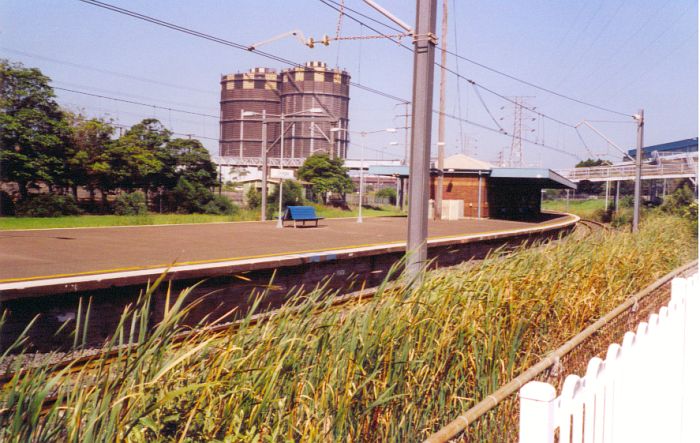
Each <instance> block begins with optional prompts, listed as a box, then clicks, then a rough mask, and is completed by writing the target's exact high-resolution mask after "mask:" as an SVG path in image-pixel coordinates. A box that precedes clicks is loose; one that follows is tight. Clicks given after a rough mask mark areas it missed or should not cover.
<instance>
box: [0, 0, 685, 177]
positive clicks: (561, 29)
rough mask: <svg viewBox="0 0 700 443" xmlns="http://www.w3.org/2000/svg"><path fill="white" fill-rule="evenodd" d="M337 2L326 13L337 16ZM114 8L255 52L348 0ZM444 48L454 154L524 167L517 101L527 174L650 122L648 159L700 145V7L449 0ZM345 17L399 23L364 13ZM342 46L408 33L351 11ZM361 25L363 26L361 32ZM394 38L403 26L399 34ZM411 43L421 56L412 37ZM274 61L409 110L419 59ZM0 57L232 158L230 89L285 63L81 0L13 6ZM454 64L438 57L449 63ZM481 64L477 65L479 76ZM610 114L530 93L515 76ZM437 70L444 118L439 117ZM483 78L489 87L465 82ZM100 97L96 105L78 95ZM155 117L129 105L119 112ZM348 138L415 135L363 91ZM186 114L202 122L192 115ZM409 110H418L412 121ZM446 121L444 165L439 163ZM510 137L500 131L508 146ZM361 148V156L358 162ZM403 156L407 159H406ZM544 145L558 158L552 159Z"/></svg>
mask: <svg viewBox="0 0 700 443" xmlns="http://www.w3.org/2000/svg"><path fill="white" fill-rule="evenodd" d="M324 2H325V4H324ZM108 3H110V4H113V5H116V6H119V7H121V8H126V9H129V10H132V11H135V12H138V13H140V14H145V15H149V16H152V17H155V18H158V19H161V20H164V21H168V22H171V23H174V24H177V25H180V26H183V27H187V28H190V29H193V30H196V31H199V32H203V33H206V34H209V35H212V36H215V37H219V38H222V39H225V40H229V41H233V42H236V43H239V44H243V45H250V44H252V43H255V42H259V41H263V40H266V39H268V38H270V37H273V36H275V35H278V34H280V33H284V32H287V31H291V30H300V31H302V33H303V34H304V35H305V36H307V37H314V38H315V39H320V38H322V37H323V35H324V34H328V35H329V36H331V37H333V36H335V35H336V33H337V30H338V22H339V13H338V11H337V10H335V9H333V8H331V7H329V6H328V4H330V5H333V6H334V3H341V0H293V1H290V0H286V1H284V0H258V1H241V0H231V1H215V0H200V1H193V0H190V1H185V0H151V1H136V0H108ZM379 3H380V4H381V5H382V6H384V7H385V8H386V9H388V10H390V11H391V12H392V13H393V14H394V15H396V16H397V17H399V18H401V19H402V20H403V21H405V22H407V23H409V24H413V23H414V22H415V2H413V1H405V0H403V1H401V0H380V1H379ZM437 3H438V20H437V33H438V35H439V36H440V37H441V40H440V45H443V44H444V43H445V42H446V44H447V49H448V50H450V51H453V52H456V53H458V54H459V55H461V56H463V57H465V58H467V59H469V60H471V61H466V60H463V59H457V58H456V57H455V56H454V55H448V56H447V67H448V68H449V69H450V70H451V71H453V72H458V73H459V75H460V76H461V77H462V78H458V77H457V76H456V75H455V74H454V73H448V74H447V76H448V77H447V87H446V91H447V92H446V96H447V100H446V107H445V108H446V109H445V112H446V113H448V114H450V115H452V116H454V117H457V118H461V119H462V120H466V121H461V122H460V121H459V120H457V119H455V118H447V119H446V137H445V143H446V148H445V149H446V153H447V154H448V155H451V154H455V153H459V152H462V153H465V154H467V155H471V156H474V157H476V158H479V159H482V160H486V161H492V162H497V161H498V160H499V159H508V158H510V155H511V147H512V144H513V138H512V136H510V135H505V134H503V132H506V133H508V134H512V132H513V126H514V113H515V112H514V108H515V105H514V104H513V103H512V101H518V100H521V99H517V100H516V98H517V97H522V100H524V103H525V105H526V106H527V107H528V108H531V109H534V111H528V110H526V111H524V115H523V125H524V126H523V132H522V137H523V138H524V139H527V141H523V142H522V153H523V162H524V165H526V166H538V167H549V168H567V167H573V165H574V164H575V163H577V162H578V161H579V160H581V159H585V158H589V157H596V158H598V157H601V158H607V159H611V160H619V159H620V156H621V155H620V153H619V152H618V150H617V149H616V148H615V147H614V146H612V145H611V144H609V143H608V142H606V141H605V140H604V139H603V138H602V137H601V136H599V135H597V134H596V132H594V131H593V130H592V129H590V128H589V127H588V126H585V125H581V126H579V127H578V131H577V130H576V129H574V128H572V126H576V125H577V124H578V123H580V122H582V121H584V120H586V121H588V122H589V124H590V125H592V126H593V127H594V128H595V129H596V130H597V131H599V132H600V133H602V134H604V135H605V136H606V137H607V138H608V139H609V140H610V141H611V142H612V143H614V144H615V145H617V146H618V147H620V148H621V149H623V150H626V149H629V148H631V147H634V146H635V143H636V137H637V134H636V126H635V124H634V120H633V117H632V116H633V115H634V114H636V113H637V112H638V110H639V109H644V113H645V129H644V141H645V145H646V146H649V145H653V144H657V143H665V142H670V141H675V140H680V139H685V138H690V137H697V133H698V4H697V2H696V1H693V0H635V1H632V0H589V1H564V0H557V1H555V0H519V1H515V0H510V1H506V0H491V1H474V0H448V11H449V12H448V36H447V38H446V39H443V38H442V36H441V34H440V29H441V19H442V15H441V11H442V0H439V1H438V2H437ZM345 5H346V6H347V7H348V8H352V9H354V10H355V11H357V12H359V13H362V14H364V15H367V16H369V17H371V18H372V19H374V20H378V21H380V22H384V23H387V24H391V23H390V22H389V20H388V19H387V18H385V17H384V16H382V15H380V14H379V13H377V12H376V11H374V10H373V9H372V8H370V7H369V6H368V5H366V4H365V3H364V2H363V1H361V0H345ZM346 11H347V13H348V15H345V16H343V17H342V20H341V21H340V35H341V36H344V37H360V36H372V35H376V34H377V33H376V32H374V31H373V30H371V29H369V27H368V26H367V25H369V26H371V27H374V28H376V29H377V30H379V31H381V32H382V33H391V34H394V33H396V31H393V30H391V29H389V28H387V27H384V26H383V25H381V24H377V23H376V22H373V21H371V20H370V19H369V18H365V17H362V16H360V15H358V14H356V13H354V12H351V11H349V10H346ZM350 16H353V17H355V18H357V19H358V20H360V21H362V22H364V23H365V24H364V25H363V24H359V23H357V22H355V21H353V20H352V19H351V18H350ZM391 25H392V26H393V27H395V25H393V24H391ZM402 43H403V44H404V45H406V46H409V47H411V46H412V44H411V40H410V38H403V39H402ZM260 49H261V50H263V51H265V52H268V53H271V54H274V55H278V56H282V57H284V58H286V59H291V60H293V61H295V62H298V63H303V62H305V61H309V60H320V61H324V62H326V63H327V64H328V65H329V66H331V67H335V66H339V67H341V68H344V69H346V70H347V71H348V72H349V73H350V75H351V77H352V80H353V81H354V82H357V83H360V84H362V85H365V86H369V87H371V88H374V89H377V90H381V91H385V92H386V93H389V94H391V95H392V96H396V97H399V98H402V99H405V100H411V91H412V87H411V85H412V73H413V54H412V52H411V51H409V50H406V49H405V48H402V47H400V46H399V45H398V44H397V43H395V42H392V41H390V40H389V39H386V38H379V39H352V40H342V41H334V42H331V44H330V45H329V46H328V47H325V46H323V45H318V44H317V45H316V46H315V47H314V48H313V49H312V48H309V47H307V46H305V45H302V44H301V43H300V42H299V41H297V40H295V39H293V38H286V39H281V40H278V41H275V42H272V43H269V44H267V45H265V46H263V47H261V48H260ZM0 58H6V59H9V60H11V61H13V62H21V63H23V64H24V65H25V66H28V67H38V68H40V69H41V70H42V72H43V73H44V74H46V75H48V76H49V77H50V78H51V79H52V85H53V86H54V87H56V88H62V89H57V90H56V95H57V100H58V102H59V104H61V106H63V107H65V108H67V109H70V110H73V111H76V112H82V113H83V114H86V115H88V116H91V117H93V116H94V117H103V118H110V119H112V120H113V121H114V122H115V123H117V124H120V125H124V126H130V125H133V124H134V123H137V122H139V121H140V120H142V119H144V118H151V117H155V118H158V119H159V120H160V121H161V122H162V123H163V124H164V125H165V126H166V127H168V128H169V129H171V130H172V131H174V132H175V134H176V136H186V135H187V134H192V135H193V137H194V138H199V139H200V140H201V141H202V143H203V144H204V145H205V146H206V147H207V148H208V149H209V150H210V151H211V152H212V154H213V155H216V154H217V151H218V142H217V140H218V137H219V133H218V131H219V124H218V118H217V116H218V114H219V94H220V84H219V81H220V76H221V75H222V74H228V73H233V72H242V71H247V70H248V69H250V68H252V67H256V66H264V67H271V68H275V69H277V70H281V69H284V68H287V67H288V66H287V65H283V64H282V63H280V62H278V61H275V60H270V59H267V58H264V57H262V56H260V55H257V54H254V53H251V52H248V51H245V50H240V49H236V48H233V47H230V46H226V45H221V44H218V43H215V42H211V41H208V40H204V39H201V38H197V37H194V36H191V35H188V34H184V33H180V32H176V31H173V30H171V29H167V28H164V27H161V26H157V25H154V24H152V23H147V22H144V21H141V20H137V19H134V18H132V17H128V16H125V15H122V14H118V13H115V12H112V11H109V10H106V9H103V8H99V7H96V6H94V5H90V4H87V3H84V2H81V1H79V0H63V1H60V2H59V1H54V0H2V1H0ZM439 60H440V53H439V52H436V61H439ZM474 62H475V63H474ZM494 71H500V72H502V73H505V74H508V75H509V76H510V77H515V78H517V79H520V80H523V81H525V82H528V83H530V84H535V85H538V86H542V87H544V88H546V89H550V90H552V91H555V92H557V93H559V94H562V95H565V96H568V97H572V98H575V99H577V100H579V101H583V102H587V103H590V104H593V105H595V106H597V107H598V108H605V109H607V110H610V111H615V112H609V111H606V110H601V109H598V108H596V107H592V106H587V105H583V104H581V103H577V102H575V101H571V100H567V99H564V98H562V97H559V96H556V95H553V94H550V93H548V92H545V91H542V90H540V89H536V88H534V87H531V86H528V85H526V84H524V83H522V82H519V81H516V80H514V79H513V78H509V77H507V76H504V75H501V74H499V73H497V72H494ZM439 74H440V73H439V68H436V75H435V87H434V109H437V108H438V92H439V88H438V85H439V79H440V75H439ZM467 79H469V80H472V81H473V82H475V83H476V84H477V85H478V86H473V85H472V84H471V83H469V82H468V81H467ZM66 89H70V90H73V91H81V92H84V93H89V94H94V95H100V96H103V97H94V96H90V95H85V94H80V93H76V92H71V91H66ZM106 97H111V98H118V99H121V100H126V101H131V102H138V103H143V104H147V105H156V106H159V107H162V108H170V109H171V110H165V109H160V108H154V107H152V106H143V105H139V104H134V103H125V102H123V101H122V102H120V101H116V100H112V99H110V98H106ZM350 98H351V100H350V129H351V130H353V131H373V130H377V129H382V128H390V127H396V128H401V127H403V126H405V122H404V117H402V116H401V114H405V112H406V107H405V106H403V105H400V104H399V103H397V102H396V101H393V100H391V99H388V98H386V97H382V96H380V95H376V94H372V93H370V92H367V91H364V90H362V89H358V88H351V91H350ZM179 111H188V112H189V113H183V112H179ZM409 111H410V109H409ZM437 119H438V117H437V115H434V119H433V131H432V132H433V146H432V152H433V155H436V153H437V148H436V145H437V143H436V142H437ZM499 132H500V133H499ZM357 138H358V137H356V138H355V139H354V140H353V142H354V144H353V145H351V148H350V150H349V153H348V156H349V157H350V158H359V140H357ZM405 140H406V137H405V131H404V130H403V129H399V131H398V132H397V133H394V134H390V133H378V134H372V135H368V136H367V147H368V150H367V151H366V157H367V158H376V159H382V158H383V159H401V158H403V157H404V152H405V149H404V144H405ZM392 142H398V145H392ZM542 145H546V146H542Z"/></svg>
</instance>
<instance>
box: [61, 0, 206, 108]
mask: <svg viewBox="0 0 700 443" xmlns="http://www.w3.org/2000/svg"><path fill="white" fill-rule="evenodd" d="M81 1H82V0H81ZM53 89H56V90H59V91H66V92H73V93H75V94H81V95H87V96H90V97H97V98H103V99H106V100H113V101H116V102H122V103H129V104H131V105H138V106H145V107H147V108H153V109H163V110H165V111H171V112H180V113H183V114H190V115H198V116H200V117H209V118H215V119H217V120H218V119H219V116H218V115H212V114H203V113H201V112H193V111H186V110H184V109H177V108H168V107H167V106H158V105H154V104H150V103H143V102H137V101H134V100H125V99H122V98H116V97H110V96H108V95H101V94H93V93H91V92H85V91H79V90H77V89H68V88H59V87H57V86H54V87H53Z"/></svg>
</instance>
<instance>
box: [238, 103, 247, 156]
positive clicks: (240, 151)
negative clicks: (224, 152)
mask: <svg viewBox="0 0 700 443" xmlns="http://www.w3.org/2000/svg"><path fill="white" fill-rule="evenodd" d="M244 112H245V111H244V110H243V109H241V128H240V129H241V130H240V140H239V141H238V150H239V154H238V156H239V157H240V158H243V119H244V118H245V117H244V116H243V113H244Z"/></svg>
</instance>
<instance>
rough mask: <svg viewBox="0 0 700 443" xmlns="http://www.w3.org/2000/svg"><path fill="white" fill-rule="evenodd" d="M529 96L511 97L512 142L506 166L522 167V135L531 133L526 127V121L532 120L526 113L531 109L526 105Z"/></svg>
mask: <svg viewBox="0 0 700 443" xmlns="http://www.w3.org/2000/svg"><path fill="white" fill-rule="evenodd" d="M530 98H533V97H530V96H527V97H526V96H518V97H511V100H512V101H513V141H512V142H511V145H510V154H509V156H508V166H509V167H516V168H520V167H522V166H523V165H524V161H523V160H524V158H523V134H527V133H529V132H531V131H533V130H532V129H531V128H530V127H528V126H527V123H526V122H527V121H528V120H533V119H532V118H531V117H530V116H529V115H528V113H530V112H532V109H534V108H531V107H530V106H529V105H528V102H527V101H528V99H530Z"/></svg>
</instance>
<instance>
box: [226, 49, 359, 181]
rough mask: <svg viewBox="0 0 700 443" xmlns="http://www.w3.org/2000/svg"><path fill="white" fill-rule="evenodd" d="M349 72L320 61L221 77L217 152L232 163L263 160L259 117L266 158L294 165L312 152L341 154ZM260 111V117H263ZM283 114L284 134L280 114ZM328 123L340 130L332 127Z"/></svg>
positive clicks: (345, 139)
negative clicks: (281, 150) (266, 149)
mask: <svg viewBox="0 0 700 443" xmlns="http://www.w3.org/2000/svg"><path fill="white" fill-rule="evenodd" d="M349 87H350V75H349V74H348V73H347V72H346V71H344V70H340V69H330V68H328V67H326V64H325V63H323V62H308V63H306V65H305V66H299V67H295V68H290V69H286V70H283V71H282V72H280V73H279V74H278V73H277V72H276V71H275V70H274V69H270V68H253V69H251V70H250V71H249V72H245V73H236V74H228V75H224V76H222V77H221V120H220V125H221V128H220V136H219V156H220V157H221V158H222V162H223V163H225V164H227V165H231V166H261V165H262V160H261V158H262V143H263V120H264V119H265V120H274V121H268V123H267V134H266V136H267V147H268V157H269V158H270V162H269V164H272V165H275V164H277V163H278V162H279V161H280V160H279V158H280V154H281V152H280V149H281V146H282V144H281V137H284V153H282V154H283V156H282V162H283V164H284V165H285V166H290V167H298V166H299V165H301V164H302V163H303V160H304V159H305V158H307V157H309V156H311V155H312V154H313V153H315V152H319V151H320V152H325V153H327V154H329V155H330V156H332V157H340V158H345V157H346V156H347V148H348V143H349V140H348V135H347V134H348V133H347V129H348V123H349V120H348V104H349V101H350V91H349ZM263 114H264V117H263ZM280 116H284V117H285V118H288V119H289V120H294V119H295V120H296V121H293V122H292V121H288V122H285V127H284V134H282V129H281V128H280V123H279V119H280ZM331 128H342V129H343V130H335V131H331Z"/></svg>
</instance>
